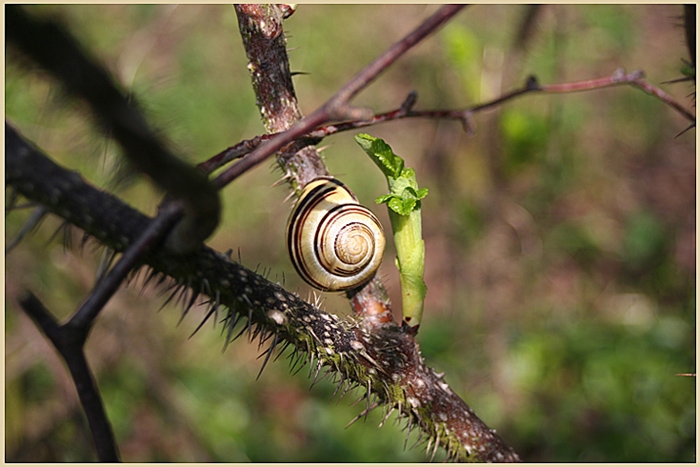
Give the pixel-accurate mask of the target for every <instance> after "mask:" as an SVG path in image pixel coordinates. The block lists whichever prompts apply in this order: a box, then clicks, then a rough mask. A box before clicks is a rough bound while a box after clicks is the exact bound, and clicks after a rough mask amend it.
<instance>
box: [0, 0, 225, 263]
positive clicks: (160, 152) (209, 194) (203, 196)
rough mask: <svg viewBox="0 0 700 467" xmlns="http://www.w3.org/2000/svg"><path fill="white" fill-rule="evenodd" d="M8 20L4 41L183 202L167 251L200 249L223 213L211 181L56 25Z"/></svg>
mask: <svg viewBox="0 0 700 467" xmlns="http://www.w3.org/2000/svg"><path fill="white" fill-rule="evenodd" d="M6 14H7V21H6V25H7V39H8V41H9V42H10V43H12V44H15V45H16V46H17V47H18V48H19V49H20V50H21V51H22V52H24V53H25V54H27V55H28V56H29V57H30V58H31V59H33V60H34V61H36V63H38V64H39V65H41V66H42V67H43V68H45V69H46V70H47V71H49V72H50V73H51V74H53V75H54V76H55V77H56V78H57V79H58V80H59V81H60V82H61V83H62V84H63V85H64V86H65V88H66V89H67V90H68V91H70V92H71V93H73V94H75V95H76V96H79V97H81V98H82V99H84V100H85V101H86V102H87V103H88V104H89V105H90V107H91V108H92V111H93V113H94V114H95V117H96V119H97V120H98V121H99V122H100V123H101V124H102V125H103V126H104V129H105V130H106V131H107V133H108V134H109V135H111V136H112V137H113V138H114V139H115V140H116V141H117V142H118V143H119V144H120V145H121V146H122V148H123V149H124V156H125V157H126V158H127V159H128V160H129V162H130V163H131V164H133V166H134V167H136V168H137V169H139V170H140V171H142V172H143V173H145V174H147V175H148V176H149V177H151V178H152V179H153V181H154V182H155V183H156V184H157V185H158V186H160V187H161V188H163V189H164V190H166V191H167V193H168V194H169V195H170V196H172V197H174V198H176V199H180V200H182V201H183V202H184V203H183V208H184V212H185V216H184V219H183V220H182V222H181V223H180V224H179V225H178V226H177V227H176V229H175V230H174V231H173V232H172V234H171V236H170V238H169V239H168V245H169V246H171V247H172V248H173V249H174V250H176V251H186V250H188V249H192V248H195V247H197V246H198V245H199V244H201V242H202V241H203V240H205V239H206V238H207V237H208V236H209V235H210V234H211V233H212V232H213V231H214V229H215V228H216V226H217V225H218V223H219V212H220V209H221V207H220V202H219V196H218V193H217V190H216V189H215V188H214V186H213V185H212V184H211V183H210V182H209V180H208V179H207V178H206V177H205V176H204V175H203V174H202V173H201V172H199V171H197V170H194V168H192V167H191V166H190V165H189V164H187V163H185V162H183V161H181V160H180V159H178V158H177V157H175V156H174V155H172V154H171V153H170V152H169V151H168V150H167V149H166V148H165V146H164V145H163V144H162V143H161V142H160V141H159V139H158V137H157V136H156V135H155V133H154V132H153V131H152V130H151V129H150V127H149V125H148V123H147V122H146V119H145V118H144V117H143V115H142V114H141V112H140V111H139V110H138V108H137V107H136V106H135V105H134V104H133V103H132V102H133V97H130V96H126V95H125V94H124V93H123V92H122V91H121V90H119V89H118V88H117V85H116V84H115V83H114V82H113V80H112V78H111V76H110V74H109V73H108V72H107V71H106V70H105V69H104V68H103V67H102V66H101V65H99V64H98V63H97V61H96V60H94V59H93V58H91V57H89V56H88V54H87V53H86V52H84V51H83V50H82V49H81V47H80V46H79V44H78V43H77V42H76V41H75V39H74V38H73V37H72V36H71V35H70V34H69V33H68V32H67V31H65V30H64V29H63V28H62V27H61V26H60V25H59V24H57V23H55V22H53V21H46V20H39V19H36V18H33V17H31V16H29V15H27V14H26V13H25V12H24V10H23V8H22V7H20V6H17V5H9V6H8V7H7V8H6Z"/></svg>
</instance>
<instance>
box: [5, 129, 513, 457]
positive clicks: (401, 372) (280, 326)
mask: <svg viewBox="0 0 700 467" xmlns="http://www.w3.org/2000/svg"><path fill="white" fill-rule="evenodd" d="M20 141H22V140H20ZM6 157H7V159H6V183H7V185H8V186H9V187H11V188H12V189H14V190H16V191H17V192H18V193H19V194H21V195H22V196H24V197H26V198H28V199H31V200H34V201H36V202H38V203H41V204H42V205H44V206H45V207H46V208H47V209H49V210H50V211H51V212H53V213H55V214H57V215H59V216H61V217H63V218H64V219H65V220H66V221H68V222H70V223H72V224H73V225H75V226H77V227H79V228H81V229H82V230H83V231H85V233H86V235H90V236H92V237H94V238H95V239H96V240H98V241H99V242H100V243H101V244H103V245H105V246H107V247H109V248H112V249H114V250H115V251H117V252H124V251H126V250H128V248H129V247H130V245H132V244H134V242H136V241H138V239H139V237H141V235H142V232H143V231H144V230H146V229H147V227H148V225H149V223H150V222H152V220H151V219H149V218H148V217H146V216H144V215H143V214H141V213H139V212H138V211H136V210H134V209H132V208H130V207H128V206H126V205H125V204H124V203H122V202H121V201H120V200H118V199H117V198H115V197H113V196H112V195H110V194H108V193H105V192H101V191H99V190H97V189H95V188H93V187H92V186H90V185H89V184H87V183H86V182H85V181H84V180H83V179H82V178H81V177H80V176H79V175H78V174H77V173H74V172H68V171H67V170H65V169H63V168H61V167H59V166H58V165H56V164H55V163H53V162H51V161H50V160H49V159H48V158H47V157H46V156H45V155H44V154H42V153H41V152H40V151H39V150H37V149H36V148H34V147H32V146H30V145H29V144H27V143H26V142H23V144H21V145H19V146H18V148H17V149H16V150H12V151H7V155H6ZM139 265H141V266H145V267H146V269H147V270H148V271H149V273H148V275H147V278H146V280H145V284H144V286H146V285H147V284H149V283H151V282H155V283H156V284H157V285H161V286H164V285H165V284H166V283H167V281H168V278H171V279H172V280H173V281H174V283H171V285H170V287H171V288H172V289H173V292H172V295H171V297H174V296H178V297H179V300H181V301H182V303H183V306H184V312H183V314H186V313H187V312H188V311H189V310H190V309H191V307H192V306H193V305H194V303H195V302H196V301H197V298H198V297H199V296H201V295H205V296H208V297H209V299H210V301H209V310H208V312H207V314H206V316H205V318H204V320H203V322H202V324H203V323H204V322H206V321H207V320H208V319H209V318H211V317H215V318H214V319H215V320H217V321H218V319H217V318H216V317H217V316H218V314H219V312H222V313H224V319H223V321H224V330H223V332H224V333H225V334H226V340H227V342H229V341H231V340H233V339H235V338H236V337H238V336H240V335H241V334H243V333H244V332H245V331H246V330H247V331H248V332H249V333H250V336H251V338H259V340H260V344H261V345H262V344H263V343H265V342H269V347H268V350H267V355H266V357H265V361H264V362H265V363H266V362H267V361H268V360H269V358H270V356H271V355H272V354H273V353H274V352H277V351H278V346H279V345H280V344H281V345H282V349H281V350H279V352H280V353H281V352H283V351H284V350H285V349H286V348H288V346H291V347H292V354H291V358H292V360H294V361H296V363H295V364H294V365H296V364H297V363H299V361H302V362H303V361H308V362H310V371H311V375H312V376H313V377H314V381H317V380H318V378H319V375H322V374H323V373H322V372H321V370H322V369H323V368H324V367H327V369H328V372H327V373H326V374H330V375H331V377H332V378H334V379H335V380H336V382H337V383H338V384H339V385H345V386H346V388H345V392H346V391H347V389H349V388H352V387H364V388H365V389H366V395H365V397H366V398H367V402H368V406H367V409H366V411H367V412H368V411H369V410H372V409H374V408H377V407H383V408H384V410H385V414H386V415H387V417H388V415H389V414H390V413H392V412H393V411H394V410H398V411H399V412H400V413H402V414H403V415H404V416H405V417H406V418H407V420H408V425H407V430H409V432H410V430H411V429H412V428H413V427H418V428H419V429H420V430H421V431H422V432H423V433H424V434H425V435H426V438H427V439H425V441H427V442H428V443H429V446H430V447H431V448H432V449H433V455H434V453H435V451H436V450H437V448H438V446H443V447H445V448H446V449H447V451H448V455H449V456H450V458H453V459H457V460H468V459H473V460H481V461H517V460H519V459H518V456H517V454H515V453H514V452H513V450H512V449H511V448H509V447H508V446H507V445H505V444H504V443H503V441H502V440H501V439H500V438H499V437H498V436H497V435H496V434H495V433H493V432H492V431H491V430H490V429H489V428H488V427H486V426H485V425H484V424H483V422H481V420H479V418H478V417H477V416H476V415H475V414H474V412H473V411H472V410H471V409H470V408H469V407H468V406H467V405H466V404H465V403H464V402H463V401H462V400H461V399H460V398H459V397H458V396H457V395H456V394H455V393H454V392H453V391H452V390H451V389H450V388H449V386H448V385H447V384H446V383H445V381H444V379H443V375H440V374H438V373H436V372H435V371H434V370H433V369H431V368H429V367H427V366H426V365H425V363H424V361H423V359H422V357H421V355H420V350H419V349H418V347H417V346H416V345H415V340H413V338H412V337H411V336H409V335H407V334H406V333H403V332H401V331H400V328H398V327H397V326H385V327H382V328H380V329H378V330H377V331H376V332H372V333H369V332H367V331H366V330H365V329H364V328H363V327H362V326H359V325H358V324H357V323H355V324H353V323H352V322H351V321H348V320H344V319H340V318H338V317H337V316H335V315H331V314H328V313H326V312H323V311H321V310H319V309H318V308H316V307H314V306H312V305H310V304H308V303H306V302H304V301H303V300H301V299H300V298H299V297H298V296H296V295H294V294H291V293H289V292H287V291H286V290H285V289H284V288H282V287H281V286H279V285H278V284H275V283H272V282H270V281H268V280H267V279H265V278H263V277H261V276H260V275H258V274H256V273H254V272H253V271H251V270H249V269H247V268H245V267H243V266H241V265H239V264H238V263H235V262H233V261H231V260H230V259H229V258H228V257H226V256H225V255H222V254H220V253H218V252H216V251H214V250H212V249H210V248H207V247H205V246H201V247H200V248H199V249H198V250H197V251H195V252H191V253H188V254H183V255H173V254H171V253H169V252H168V251H167V250H165V249H162V248H158V249H154V250H150V251H147V252H146V253H145V254H144V256H143V258H142V260H141V261H140V262H139ZM188 293H189V296H188ZM242 318H243V319H244V321H245V324H244V325H243V327H242V329H241V330H240V331H239V332H238V335H235V334H234V330H235V329H236V326H237V324H238V323H239V322H240V321H241V319H242ZM245 318H247V319H245ZM305 357H306V358H305ZM302 365H303V363H302ZM321 377H322V376H321ZM373 398H374V399H373ZM372 401H373V403H372ZM365 413H366V412H363V415H364V414H365Z"/></svg>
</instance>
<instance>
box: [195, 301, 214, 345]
mask: <svg viewBox="0 0 700 467" xmlns="http://www.w3.org/2000/svg"><path fill="white" fill-rule="evenodd" d="M214 313H216V308H215V307H214V306H212V307H211V308H209V312H208V313H207V314H206V316H205V317H204V319H203V320H202V322H201V323H199V326H197V329H195V330H194V331H192V334H190V337H189V339H191V338H192V336H194V335H195V334H197V331H199V330H200V329H201V328H202V326H204V323H206V322H207V320H208V319H209V317H210V316H211V315H212V314H214Z"/></svg>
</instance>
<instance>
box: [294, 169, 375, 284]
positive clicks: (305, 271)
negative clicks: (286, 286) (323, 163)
mask: <svg viewBox="0 0 700 467" xmlns="http://www.w3.org/2000/svg"><path fill="white" fill-rule="evenodd" d="M385 245H386V239H385V237H384V230H383V229H382V226H381V224H380V223H379V220H378V219H377V217H376V216H375V215H374V214H372V212H371V211H370V210H369V209H367V208H366V207H364V206H362V205H360V203H358V201H357V197H355V194H354V193H353V192H352V191H350V189H349V188H348V187H347V186H345V185H344V184H343V183H342V182H340V181H339V180H336V179H334V178H330V177H320V178H316V179H314V180H312V181H311V182H309V183H308V184H306V186H304V189H303V190H302V192H301V195H300V197H299V200H298V201H297V204H296V205H295V206H294V209H292V213H291V214H290V216H289V221H288V222H287V250H288V252H289V257H290V258H291V260H292V264H293V265H294V268H295V269H296V270H297V272H298V273H299V275H300V276H301V277H302V279H304V280H305V281H306V282H308V283H309V284H310V285H312V286H313V287H316V288H317V289H321V290H328V291H334V290H347V289H352V288H355V287H359V286H360V285H363V284H364V283H366V282H367V281H369V280H370V279H371V278H372V276H374V273H375V272H377V269H378V268H379V264H380V263H381V262H382V256H383V255H384V246H385Z"/></svg>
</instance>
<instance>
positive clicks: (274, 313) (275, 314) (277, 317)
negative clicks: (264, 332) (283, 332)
mask: <svg viewBox="0 0 700 467" xmlns="http://www.w3.org/2000/svg"><path fill="white" fill-rule="evenodd" d="M267 316H269V317H270V319H271V320H272V321H274V322H275V323H277V324H278V325H279V326H282V325H283V324H285V323H286V322H287V317H286V316H284V315H283V314H282V312H280V311H279V310H270V311H268V312H267Z"/></svg>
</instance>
